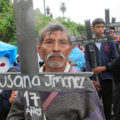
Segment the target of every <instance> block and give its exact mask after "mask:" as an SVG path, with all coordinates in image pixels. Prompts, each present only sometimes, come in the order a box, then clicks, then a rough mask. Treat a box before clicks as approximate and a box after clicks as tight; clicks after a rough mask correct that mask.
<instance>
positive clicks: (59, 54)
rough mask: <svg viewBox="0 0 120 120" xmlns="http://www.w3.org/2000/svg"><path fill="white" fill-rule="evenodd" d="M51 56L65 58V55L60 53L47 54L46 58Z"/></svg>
mask: <svg viewBox="0 0 120 120" xmlns="http://www.w3.org/2000/svg"><path fill="white" fill-rule="evenodd" d="M51 57H61V58H62V59H65V56H64V55H63V54H62V53H50V54H48V56H47V60H49V59H50V58H51Z"/></svg>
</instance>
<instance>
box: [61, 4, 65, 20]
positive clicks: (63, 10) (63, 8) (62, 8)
mask: <svg viewBox="0 0 120 120" xmlns="http://www.w3.org/2000/svg"><path fill="white" fill-rule="evenodd" d="M60 11H61V12H62V13H63V18H64V13H65V11H66V6H65V3H64V2H62V3H61V5H60Z"/></svg>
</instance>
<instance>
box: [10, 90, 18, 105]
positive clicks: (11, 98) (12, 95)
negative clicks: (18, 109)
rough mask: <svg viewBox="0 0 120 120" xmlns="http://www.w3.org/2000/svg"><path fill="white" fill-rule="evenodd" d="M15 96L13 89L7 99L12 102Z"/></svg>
mask: <svg viewBox="0 0 120 120" xmlns="http://www.w3.org/2000/svg"><path fill="white" fill-rule="evenodd" d="M15 97H16V93H15V91H12V94H11V97H10V99H9V101H10V103H12V102H14V100H15Z"/></svg>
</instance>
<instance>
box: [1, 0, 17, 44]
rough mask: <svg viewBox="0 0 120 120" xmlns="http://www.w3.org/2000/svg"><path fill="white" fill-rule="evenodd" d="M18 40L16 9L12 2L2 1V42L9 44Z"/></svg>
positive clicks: (8, 0)
mask: <svg viewBox="0 0 120 120" xmlns="http://www.w3.org/2000/svg"><path fill="white" fill-rule="evenodd" d="M15 39H16V28H15V18H14V9H13V5H12V3H11V2H10V0H0V40H2V41H4V42H7V43H8V42H9V41H11V40H15Z"/></svg>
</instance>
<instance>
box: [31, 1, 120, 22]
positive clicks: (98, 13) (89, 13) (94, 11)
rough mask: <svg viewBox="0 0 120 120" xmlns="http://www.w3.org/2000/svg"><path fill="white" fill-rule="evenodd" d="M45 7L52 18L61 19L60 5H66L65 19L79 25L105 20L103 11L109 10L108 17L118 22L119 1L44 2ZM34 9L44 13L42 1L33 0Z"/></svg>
mask: <svg viewBox="0 0 120 120" xmlns="http://www.w3.org/2000/svg"><path fill="white" fill-rule="evenodd" d="M45 2H46V7H47V6H49V7H50V11H51V12H52V14H53V18H56V17H59V16H61V17H62V12H61V11H60V4H61V3H62V2H64V3H65V5H66V8H67V9H66V12H65V17H68V18H70V19H71V20H72V21H75V22H77V23H80V24H84V20H87V19H90V20H91V21H93V20H94V19H95V18H98V17H101V18H103V19H104V18H105V17H104V16H105V9H109V11H110V17H111V18H112V17H116V21H120V0H45ZM33 5H34V9H35V8H39V9H40V11H41V12H42V13H44V7H43V0H33Z"/></svg>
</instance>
